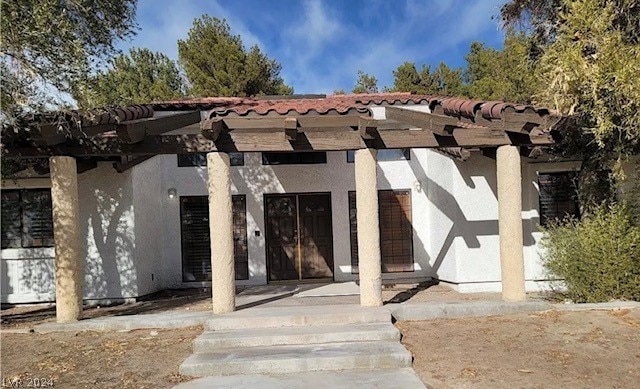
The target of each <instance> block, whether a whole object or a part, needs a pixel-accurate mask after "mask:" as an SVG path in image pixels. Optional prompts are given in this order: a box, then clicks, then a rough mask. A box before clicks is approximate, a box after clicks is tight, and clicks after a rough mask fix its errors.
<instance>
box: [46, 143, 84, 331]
mask: <svg viewBox="0 0 640 389" xmlns="http://www.w3.org/2000/svg"><path fill="white" fill-rule="evenodd" d="M49 169H50V172H51V202H52V205H53V235H54V238H55V246H56V258H55V266H56V320H57V322H58V323H70V322H74V321H77V320H79V319H80V317H81V315H82V279H83V273H84V269H83V264H82V257H81V256H80V220H79V206H78V174H77V170H76V160H75V158H72V157H62V156H60V157H51V158H49Z"/></svg>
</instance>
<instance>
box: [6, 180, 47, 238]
mask: <svg viewBox="0 0 640 389" xmlns="http://www.w3.org/2000/svg"><path fill="white" fill-rule="evenodd" d="M7 194H17V200H16V201H17V207H18V209H17V215H15V216H16V217H17V218H18V220H17V221H19V223H16V224H15V225H14V227H17V231H18V234H19V237H14V238H13V239H6V238H5V233H6V232H8V231H6V230H5V229H6V228H8V227H7V223H6V221H2V226H3V231H2V236H1V243H0V247H1V248H2V249H29V248H49V247H55V236H54V231H53V205H52V203H51V189H50V188H29V189H26V188H25V189H3V190H2V195H3V197H4V196H5V195H7ZM38 194H41V195H42V194H44V195H45V197H47V198H45V200H44V201H47V204H45V205H44V206H42V205H41V204H36V203H35V202H29V201H30V200H27V198H29V197H30V196H37V195H38ZM31 201H34V200H33V198H32V199H31ZM2 203H3V205H5V206H6V201H5V200H4V199H3V201H2ZM32 205H35V208H34V207H31V206H32ZM30 207H31V209H30ZM4 212H5V210H3V213H4ZM29 212H37V213H38V214H37V215H38V217H37V218H33V217H31V218H29V214H28V213H29ZM43 212H46V213H47V214H46V215H44V214H43ZM27 220H28V222H27ZM18 224H19V225H18ZM17 241H19V242H20V243H19V245H17V244H15V242H17Z"/></svg>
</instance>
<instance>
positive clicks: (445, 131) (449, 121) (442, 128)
mask: <svg viewBox="0 0 640 389" xmlns="http://www.w3.org/2000/svg"><path fill="white" fill-rule="evenodd" d="M385 110H386V116H387V119H391V120H396V121H398V122H402V123H406V124H410V125H412V126H415V127H417V128H422V129H423V130H430V131H432V132H433V133H434V134H437V135H450V134H451V132H452V131H453V129H454V128H456V127H458V123H459V120H458V119H457V118H455V117H451V116H445V115H437V114H434V113H429V112H421V111H414V110H409V109H404V108H399V107H386V108H385Z"/></svg>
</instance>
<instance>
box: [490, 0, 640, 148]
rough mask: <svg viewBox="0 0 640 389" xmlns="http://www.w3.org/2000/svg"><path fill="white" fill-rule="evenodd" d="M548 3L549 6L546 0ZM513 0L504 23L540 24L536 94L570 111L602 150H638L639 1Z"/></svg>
mask: <svg viewBox="0 0 640 389" xmlns="http://www.w3.org/2000/svg"><path fill="white" fill-rule="evenodd" d="M549 3H551V4H549ZM549 3H546V2H543V1H541V0H538V1H534V0H512V1H510V2H509V3H507V4H505V6H504V7H503V9H502V17H503V21H504V23H505V26H506V27H507V29H516V28H523V27H524V28H527V29H529V30H533V31H539V30H542V29H544V30H546V31H548V33H546V35H544V39H540V40H539V41H538V42H537V43H538V44H539V45H540V49H541V51H542V54H541V55H540V56H539V66H538V67H537V68H536V75H535V76H536V77H537V78H538V79H539V80H540V83H539V84H538V93H537V95H538V98H539V101H540V102H541V103H543V104H547V105H550V106H553V107H555V108H557V109H558V110H560V111H561V112H563V113H566V114H575V115H576V116H577V117H578V118H579V122H580V124H581V125H582V128H583V129H584V131H585V132H586V133H588V134H590V135H593V136H594V137H595V140H596V142H598V144H599V145H600V147H601V149H602V150H615V151H616V152H617V153H618V154H625V153H629V152H633V150H634V149H635V150H636V151H637V147H638V143H639V140H640V109H639V108H640V79H639V78H638V76H637V75H638V74H640V44H639V41H640V3H639V2H637V1H635V0H554V1H552V2H549Z"/></svg>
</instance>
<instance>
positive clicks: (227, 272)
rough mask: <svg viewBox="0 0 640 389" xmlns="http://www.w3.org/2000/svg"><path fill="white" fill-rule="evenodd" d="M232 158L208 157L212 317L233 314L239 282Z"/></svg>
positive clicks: (214, 155) (221, 156)
mask: <svg viewBox="0 0 640 389" xmlns="http://www.w3.org/2000/svg"><path fill="white" fill-rule="evenodd" d="M229 166H230V162H229V154H226V153H220V152H212V153H208V154H207V170H208V174H209V184H208V185H209V231H210V234H211V283H212V285H211V293H212V301H213V313H214V314H221V313H228V312H233V311H234V310H235V305H236V281H235V269H234V254H233V208H232V202H231V170H230V168H229Z"/></svg>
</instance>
